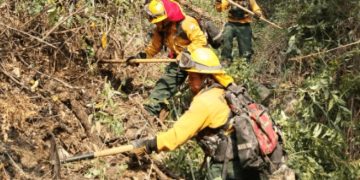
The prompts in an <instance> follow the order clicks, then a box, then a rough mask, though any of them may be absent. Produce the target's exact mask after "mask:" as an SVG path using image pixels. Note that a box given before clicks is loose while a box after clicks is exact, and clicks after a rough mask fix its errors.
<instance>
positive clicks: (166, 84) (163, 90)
mask: <svg viewBox="0 0 360 180" xmlns="http://www.w3.org/2000/svg"><path fill="white" fill-rule="evenodd" d="M186 77H187V73H186V71H182V70H180V69H179V66H178V65H177V64H176V63H170V64H169V65H168V66H167V67H166V70H165V73H164V75H163V76H162V77H161V78H160V79H159V80H158V81H157V82H156V85H155V87H154V89H153V90H152V91H151V93H150V96H149V97H148V99H147V100H146V102H145V104H144V108H145V109H146V110H147V111H148V112H149V113H151V114H152V115H156V116H158V115H159V113H160V111H161V109H163V108H164V107H165V100H168V99H169V98H170V97H172V96H173V95H174V94H175V93H176V91H177V90H178V87H179V86H180V85H181V84H182V83H184V81H185V79H186Z"/></svg>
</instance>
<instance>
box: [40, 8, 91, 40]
mask: <svg viewBox="0 0 360 180" xmlns="http://www.w3.org/2000/svg"><path fill="white" fill-rule="evenodd" d="M85 7H86V6H83V7H81V8H80V9H78V10H77V11H75V12H73V13H71V14H69V15H68V16H66V17H64V18H63V19H62V20H61V21H59V22H58V23H57V24H55V26H54V27H53V28H51V29H50V30H48V31H46V32H45V33H43V34H44V35H43V37H42V40H44V39H46V38H47V37H48V36H49V35H50V34H51V33H52V32H53V31H55V29H56V28H58V27H59V26H60V25H61V24H62V23H64V22H65V21H67V20H68V19H69V18H70V17H72V16H74V15H75V14H78V13H80V12H82V11H83V10H84V9H85Z"/></svg>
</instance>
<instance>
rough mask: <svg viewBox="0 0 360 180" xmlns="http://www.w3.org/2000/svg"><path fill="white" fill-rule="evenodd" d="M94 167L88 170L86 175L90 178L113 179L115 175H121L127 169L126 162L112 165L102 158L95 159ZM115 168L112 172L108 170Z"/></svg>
mask: <svg viewBox="0 0 360 180" xmlns="http://www.w3.org/2000/svg"><path fill="white" fill-rule="evenodd" d="M94 165H95V166H94V167H92V168H90V169H88V170H87V172H86V173H85V175H84V177H85V178H89V179H95V178H96V179H112V178H113V177H121V174H122V173H123V172H124V171H125V170H126V169H127V165H126V164H116V165H115V166H111V165H110V164H109V163H107V162H105V161H102V160H94ZM109 169H115V171H112V173H111V174H108V173H107V170H109Z"/></svg>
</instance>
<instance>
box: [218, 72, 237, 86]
mask: <svg viewBox="0 0 360 180" xmlns="http://www.w3.org/2000/svg"><path fill="white" fill-rule="evenodd" d="M213 77H214V78H215V79H216V81H217V82H218V83H219V84H221V85H222V86H223V87H228V86H229V85H230V84H231V83H233V82H234V79H233V78H232V77H231V76H229V75H227V74H214V75H213Z"/></svg>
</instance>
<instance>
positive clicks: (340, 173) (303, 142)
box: [275, 60, 360, 179]
mask: <svg viewBox="0 0 360 180" xmlns="http://www.w3.org/2000/svg"><path fill="white" fill-rule="evenodd" d="M344 63H345V62H344V61H336V60H334V61H331V62H330V63H329V64H328V66H326V67H325V68H323V70H322V71H321V72H318V73H317V74H316V75H314V76H313V77H309V78H307V79H306V80H305V81H304V83H303V86H302V87H301V88H299V91H297V92H298V93H297V97H299V98H298V99H297V101H298V103H297V106H296V109H295V112H296V113H295V114H293V115H291V116H286V115H285V113H284V112H282V111H278V112H277V113H275V117H276V118H275V119H277V120H278V121H277V122H278V123H279V124H280V125H281V127H283V128H284V132H285V137H286V140H287V141H286V142H287V143H286V148H287V149H288V151H289V153H290V160H289V163H290V165H292V167H293V168H295V169H296V170H297V172H298V174H299V175H300V177H301V178H303V179H327V178H336V179H344V178H346V179H357V178H359V177H360V174H359V171H358V168H359V166H358V164H355V165H354V164H352V163H351V162H352V161H353V159H352V158H350V157H351V156H349V154H347V153H344V152H346V151H348V149H349V146H350V144H349V143H348V142H349V139H347V138H352V137H349V136H348V135H347V133H348V132H349V131H351V132H354V133H355V134H356V135H355V136H358V135H360V131H359V129H357V128H356V126H358V125H359V124H358V123H357V122H356V121H354V118H353V114H352V110H350V109H349V106H348V103H347V102H346V100H347V99H348V98H349V97H354V96H355V97H359V96H360V94H359V91H357V92H356V93H355V94H354V91H351V90H350V89H359V86H360V85H359V84H358V80H356V79H357V78H355V79H353V80H350V81H349V80H346V81H341V80H340V81H339V80H338V81H335V79H334V78H333V74H335V73H336V72H338V70H339V68H341V67H343V66H342V64H344ZM351 75H354V76H356V77H359V75H360V74H359V73H357V74H356V75H355V74H354V72H353V73H351ZM346 76H349V74H347V75H346ZM345 79H347V78H345ZM339 84H341V85H340V86H339ZM349 88H350V89H349ZM349 92H350V93H349ZM356 118H359V117H356ZM356 124H357V125H356ZM357 158H359V157H357ZM345 175H346V176H345Z"/></svg>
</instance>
